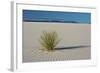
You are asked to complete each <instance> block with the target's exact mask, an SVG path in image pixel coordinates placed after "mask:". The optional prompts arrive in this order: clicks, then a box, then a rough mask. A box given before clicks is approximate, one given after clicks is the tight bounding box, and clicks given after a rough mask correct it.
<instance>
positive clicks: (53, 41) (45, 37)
mask: <svg viewBox="0 0 100 73" xmlns="http://www.w3.org/2000/svg"><path fill="white" fill-rule="evenodd" d="M40 38H41V39H40V44H41V45H42V46H43V47H44V48H45V49H46V50H54V48H55V47H56V45H57V44H58V43H59V42H60V40H59V38H58V34H57V32H55V31H54V32H46V31H43V33H42V35H41V36H40Z"/></svg>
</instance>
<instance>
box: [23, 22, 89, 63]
mask: <svg viewBox="0 0 100 73" xmlns="http://www.w3.org/2000/svg"><path fill="white" fill-rule="evenodd" d="M44 30H45V31H56V32H57V33H58V35H59V37H60V38H61V39H62V40H61V42H60V43H59V44H58V46H57V47H70V46H82V45H83V46H84V45H86V46H87V45H88V46H90V44H91V40H90V39H91V38H90V36H91V25H89V24H68V23H40V22H23V62H38V61H59V60H82V59H90V58H91V49H90V47H83V48H73V49H64V50H56V51H55V52H46V51H42V50H40V48H41V46H40V43H39V39H40V34H41V33H42V31H44Z"/></svg>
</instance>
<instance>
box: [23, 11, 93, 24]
mask: <svg viewBox="0 0 100 73" xmlns="http://www.w3.org/2000/svg"><path fill="white" fill-rule="evenodd" d="M23 21H31V22H38V21H40V22H58V21H60V22H65V23H67V22H69V23H71V22H72V23H86V24H91V13H80V12H58V11H40V10H23Z"/></svg>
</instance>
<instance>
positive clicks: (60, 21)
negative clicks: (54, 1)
mask: <svg viewBox="0 0 100 73" xmlns="http://www.w3.org/2000/svg"><path fill="white" fill-rule="evenodd" d="M23 21H25V22H58V23H80V22H77V21H65V20H49V19H48V20H47V19H32V20H30V19H29V20H28V19H26V20H25V19H24V20H23Z"/></svg>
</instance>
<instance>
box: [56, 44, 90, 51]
mask: <svg viewBox="0 0 100 73" xmlns="http://www.w3.org/2000/svg"><path fill="white" fill-rule="evenodd" d="M85 47H90V46H89V45H85V46H82V45H79V46H69V47H59V48H55V50H64V49H77V48H85Z"/></svg>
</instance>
